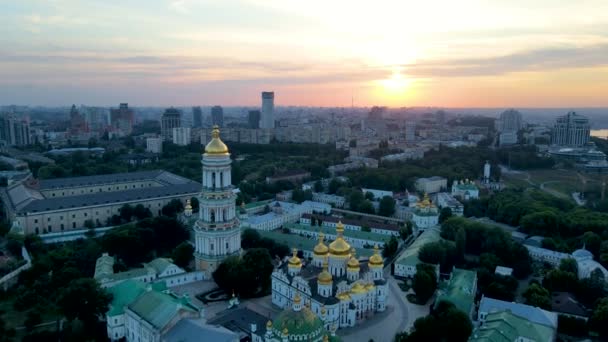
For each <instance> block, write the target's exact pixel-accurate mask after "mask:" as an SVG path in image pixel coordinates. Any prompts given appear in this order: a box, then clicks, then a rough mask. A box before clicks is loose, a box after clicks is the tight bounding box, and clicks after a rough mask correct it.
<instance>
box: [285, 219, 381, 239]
mask: <svg viewBox="0 0 608 342" xmlns="http://www.w3.org/2000/svg"><path fill="white" fill-rule="evenodd" d="M284 226H285V228H290V229H298V230H303V231H307V232H323V234H325V236H326V237H327V235H328V234H329V235H336V229H335V228H330V227H324V226H321V227H318V226H308V225H303V224H296V223H288V224H285V225H284ZM344 236H345V237H347V238H353V239H361V240H369V241H377V242H388V240H389V239H390V236H389V235H386V234H378V233H372V232H364V231H358V230H351V229H345V230H344Z"/></svg>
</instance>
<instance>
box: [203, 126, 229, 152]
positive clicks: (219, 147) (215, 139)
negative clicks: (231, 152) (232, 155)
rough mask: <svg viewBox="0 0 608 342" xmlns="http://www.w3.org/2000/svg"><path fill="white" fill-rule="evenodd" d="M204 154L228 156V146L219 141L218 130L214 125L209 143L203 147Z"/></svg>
mask: <svg viewBox="0 0 608 342" xmlns="http://www.w3.org/2000/svg"><path fill="white" fill-rule="evenodd" d="M205 153H206V154H215V155H222V154H228V146H226V144H224V142H223V141H222V139H220V128H219V127H218V126H217V125H215V126H213V131H211V141H209V143H208V144H207V146H205Z"/></svg>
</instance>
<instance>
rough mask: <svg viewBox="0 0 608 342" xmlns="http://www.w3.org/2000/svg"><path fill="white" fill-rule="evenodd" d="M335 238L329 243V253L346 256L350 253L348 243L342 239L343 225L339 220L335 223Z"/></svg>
mask: <svg viewBox="0 0 608 342" xmlns="http://www.w3.org/2000/svg"><path fill="white" fill-rule="evenodd" d="M336 233H337V235H338V236H337V237H336V239H335V240H334V241H333V242H332V243H330V244H329V254H331V255H334V256H347V255H348V254H349V253H350V245H349V244H348V242H346V240H344V236H343V235H344V225H343V224H342V221H339V222H338V224H337V225H336Z"/></svg>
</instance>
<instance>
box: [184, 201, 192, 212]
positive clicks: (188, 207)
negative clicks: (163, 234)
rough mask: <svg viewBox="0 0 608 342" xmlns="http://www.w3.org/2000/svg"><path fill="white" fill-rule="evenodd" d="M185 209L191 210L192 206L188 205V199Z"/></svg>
mask: <svg viewBox="0 0 608 342" xmlns="http://www.w3.org/2000/svg"><path fill="white" fill-rule="evenodd" d="M185 209H186V210H192V204H191V203H190V200H189V199H187V200H186V208H185Z"/></svg>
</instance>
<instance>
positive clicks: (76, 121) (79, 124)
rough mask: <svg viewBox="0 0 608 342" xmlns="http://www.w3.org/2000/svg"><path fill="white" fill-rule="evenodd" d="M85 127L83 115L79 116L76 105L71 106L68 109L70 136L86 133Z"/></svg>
mask: <svg viewBox="0 0 608 342" xmlns="http://www.w3.org/2000/svg"><path fill="white" fill-rule="evenodd" d="M87 131H88V129H87V125H86V122H85V120H84V115H82V114H80V112H79V111H78V109H76V105H72V108H71V109H70V129H69V133H70V135H78V134H82V133H84V132H87Z"/></svg>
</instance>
